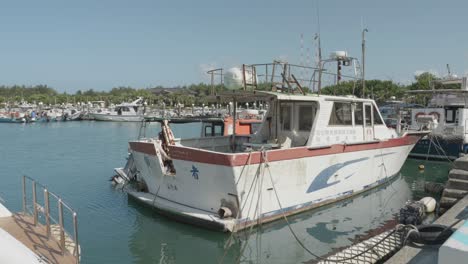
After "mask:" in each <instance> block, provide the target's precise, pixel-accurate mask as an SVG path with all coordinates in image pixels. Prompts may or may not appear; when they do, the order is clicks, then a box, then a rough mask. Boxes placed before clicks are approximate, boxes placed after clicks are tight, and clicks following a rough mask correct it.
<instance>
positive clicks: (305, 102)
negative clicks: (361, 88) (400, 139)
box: [179, 91, 397, 152]
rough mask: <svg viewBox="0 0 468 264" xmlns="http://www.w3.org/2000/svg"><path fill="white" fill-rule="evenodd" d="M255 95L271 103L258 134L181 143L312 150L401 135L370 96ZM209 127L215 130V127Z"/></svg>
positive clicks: (222, 147)
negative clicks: (386, 123)
mask: <svg viewBox="0 0 468 264" xmlns="http://www.w3.org/2000/svg"><path fill="white" fill-rule="evenodd" d="M254 94H255V96H254V98H256V97H260V98H261V99H263V100H264V101H265V102H267V103H268V105H269V106H270V107H269V109H268V112H267V113H266V115H265V117H264V118H263V122H262V124H261V125H260V127H259V130H258V132H257V133H255V134H253V135H249V136H245V135H239V134H238V133H235V134H233V135H232V136H224V139H218V140H216V142H214V141H210V142H208V141H207V142H205V143H206V144H205V143H204V141H203V140H196V141H194V140H192V139H182V140H180V142H179V144H181V145H184V146H189V147H195V148H205V149H211V150H214V149H216V150H217V151H221V152H232V151H235V152H239V151H241V152H242V151H245V150H248V149H250V148H255V149H257V148H268V149H280V148H281V149H285V148H295V147H309V148H314V147H323V146H327V145H333V144H343V143H345V144H356V143H363V142H375V141H376V140H382V139H389V138H394V137H397V133H396V132H395V130H394V129H389V128H388V127H387V126H386V125H385V123H384V121H383V119H382V117H381V115H380V113H379V111H378V108H377V106H376V104H375V102H374V101H373V100H371V99H358V98H355V97H336V96H324V95H316V94H307V95H291V94H284V93H279V92H266V91H261V92H260V91H256V92H254ZM205 129H206V131H208V133H209V132H210V131H211V133H213V130H212V129H215V128H205ZM210 129H211V130H210ZM206 131H205V132H206ZM219 132H220V131H218V133H219Z"/></svg>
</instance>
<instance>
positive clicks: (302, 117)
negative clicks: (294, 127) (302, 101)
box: [299, 105, 314, 131]
mask: <svg viewBox="0 0 468 264" xmlns="http://www.w3.org/2000/svg"><path fill="white" fill-rule="evenodd" d="M313 116H314V112H313V108H312V106H311V105H300V106H299V130H300V131H310V130H311V129H312V121H313Z"/></svg>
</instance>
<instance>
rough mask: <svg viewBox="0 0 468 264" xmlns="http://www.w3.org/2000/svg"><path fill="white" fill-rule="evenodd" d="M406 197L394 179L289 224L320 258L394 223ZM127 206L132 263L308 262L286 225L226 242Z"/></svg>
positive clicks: (216, 235)
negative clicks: (131, 211)
mask: <svg viewBox="0 0 468 264" xmlns="http://www.w3.org/2000/svg"><path fill="white" fill-rule="evenodd" d="M410 198H411V191H410V188H409V186H408V184H407V183H406V181H405V180H404V179H403V177H401V176H397V177H396V178H394V179H392V180H391V181H390V182H389V183H387V184H384V185H382V186H381V187H379V188H376V189H373V190H370V191H368V192H366V193H364V194H361V195H358V196H355V197H354V198H352V199H348V200H345V201H342V202H339V203H335V204H333V205H330V206H325V207H322V208H319V209H317V210H313V211H309V212H306V213H303V214H300V215H296V216H292V217H289V222H290V223H291V227H292V229H293V230H294V231H295V232H296V233H297V234H298V235H299V239H301V241H302V242H303V243H304V244H305V245H306V246H307V247H308V248H311V249H313V251H314V252H315V253H317V254H320V255H324V254H327V253H329V252H331V251H332V250H333V249H334V248H339V247H344V246H348V245H350V244H352V242H351V240H353V239H354V238H355V237H356V236H358V235H363V234H366V233H367V232H370V231H372V230H373V229H375V228H378V227H379V226H380V225H381V224H382V223H383V222H385V221H389V220H392V219H393V218H394V214H396V213H397V212H398V211H399V209H400V208H401V207H402V206H403V205H404V203H405V202H406V201H407V200H408V199H410ZM128 204H129V206H130V207H132V208H135V209H137V210H138V212H139V213H138V214H137V217H136V220H135V224H134V226H135V227H136V229H135V232H134V233H133V234H132V235H131V236H130V241H129V247H130V252H131V253H132V254H133V258H134V260H135V263H175V262H177V263H220V262H222V263H234V262H236V260H237V259H238V258H239V259H240V263H252V262H254V263H300V262H304V261H308V260H311V259H312V257H311V256H309V255H308V254H307V253H306V252H305V251H304V250H303V249H302V248H300V247H299V246H298V244H297V242H296V241H295V239H294V238H293V236H292V235H291V233H290V231H289V228H288V226H287V225H286V224H285V223H284V221H277V222H273V223H268V224H264V225H262V226H261V227H259V228H255V229H253V232H252V234H251V235H250V236H249V231H248V230H245V231H243V232H238V233H234V234H232V235H233V239H232V240H231V242H230V243H229V239H230V235H231V234H230V235H227V234H223V233H217V232H206V231H205V230H203V229H199V228H192V227H190V226H188V225H184V224H179V223H174V222H173V221H171V220H169V219H167V218H164V217H159V216H158V215H157V214H156V212H154V211H153V210H151V209H150V208H149V207H148V206H145V205H142V204H141V203H139V202H138V201H136V200H134V199H129V202H128ZM257 231H258V233H257ZM148 241H151V244H149V243H148ZM227 248H228V249H227ZM244 248H245V249H244ZM241 253H242V254H241ZM224 254H226V255H225V256H224V259H223V255H224ZM240 255H241V256H240ZM257 255H258V256H257ZM239 256H240V257H239ZM221 260H222V261H221ZM258 260H260V261H258ZM257 261H258V262H257ZM236 263H237V262H236Z"/></svg>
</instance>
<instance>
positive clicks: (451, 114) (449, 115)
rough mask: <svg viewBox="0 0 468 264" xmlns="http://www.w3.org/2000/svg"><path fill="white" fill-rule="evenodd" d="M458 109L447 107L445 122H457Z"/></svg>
mask: <svg viewBox="0 0 468 264" xmlns="http://www.w3.org/2000/svg"><path fill="white" fill-rule="evenodd" d="M456 114H457V113H456V110H455V109H445V122H446V123H455V121H456V119H457V117H456Z"/></svg>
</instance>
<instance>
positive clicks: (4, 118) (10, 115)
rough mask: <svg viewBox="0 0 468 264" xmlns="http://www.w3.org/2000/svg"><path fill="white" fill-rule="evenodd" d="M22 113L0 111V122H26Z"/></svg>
mask: <svg viewBox="0 0 468 264" xmlns="http://www.w3.org/2000/svg"><path fill="white" fill-rule="evenodd" d="M26 121H27V120H26V117H25V114H24V113H20V112H5V113H0V123H26Z"/></svg>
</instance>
